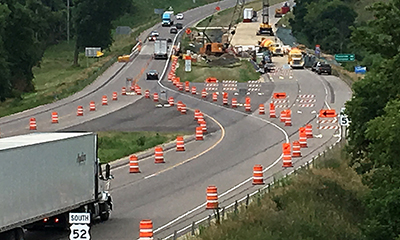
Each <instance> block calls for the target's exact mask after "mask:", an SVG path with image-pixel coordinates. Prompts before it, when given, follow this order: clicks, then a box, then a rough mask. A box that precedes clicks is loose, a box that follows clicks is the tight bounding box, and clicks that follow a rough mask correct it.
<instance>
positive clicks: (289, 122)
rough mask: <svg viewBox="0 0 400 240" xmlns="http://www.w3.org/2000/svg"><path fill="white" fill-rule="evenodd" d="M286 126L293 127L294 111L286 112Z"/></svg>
mask: <svg viewBox="0 0 400 240" xmlns="http://www.w3.org/2000/svg"><path fill="white" fill-rule="evenodd" d="M285 116H286V118H285V126H292V110H290V109H288V110H286V111H285Z"/></svg>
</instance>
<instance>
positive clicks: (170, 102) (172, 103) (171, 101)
mask: <svg viewBox="0 0 400 240" xmlns="http://www.w3.org/2000/svg"><path fill="white" fill-rule="evenodd" d="M168 103H169V105H170V106H174V104H175V103H174V97H169V98H168Z"/></svg>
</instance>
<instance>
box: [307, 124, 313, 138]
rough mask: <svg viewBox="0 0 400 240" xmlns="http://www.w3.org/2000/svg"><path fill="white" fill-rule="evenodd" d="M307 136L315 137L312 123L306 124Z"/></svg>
mask: <svg viewBox="0 0 400 240" xmlns="http://www.w3.org/2000/svg"><path fill="white" fill-rule="evenodd" d="M306 136H307V138H312V137H313V133H312V125H311V124H307V125H306Z"/></svg>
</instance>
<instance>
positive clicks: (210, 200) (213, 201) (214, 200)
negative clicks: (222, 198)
mask: <svg viewBox="0 0 400 240" xmlns="http://www.w3.org/2000/svg"><path fill="white" fill-rule="evenodd" d="M206 209H218V191H217V187H216V186H208V187H207V205H206Z"/></svg>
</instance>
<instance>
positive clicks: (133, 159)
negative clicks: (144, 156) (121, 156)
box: [129, 155, 140, 173]
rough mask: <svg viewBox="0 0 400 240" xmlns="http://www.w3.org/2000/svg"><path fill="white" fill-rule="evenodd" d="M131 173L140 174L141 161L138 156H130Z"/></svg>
mask: <svg viewBox="0 0 400 240" xmlns="http://www.w3.org/2000/svg"><path fill="white" fill-rule="evenodd" d="M129 173H140V170H139V161H138V158H137V156H136V155H130V156H129Z"/></svg>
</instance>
